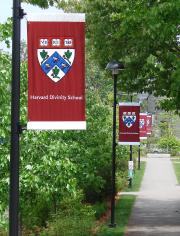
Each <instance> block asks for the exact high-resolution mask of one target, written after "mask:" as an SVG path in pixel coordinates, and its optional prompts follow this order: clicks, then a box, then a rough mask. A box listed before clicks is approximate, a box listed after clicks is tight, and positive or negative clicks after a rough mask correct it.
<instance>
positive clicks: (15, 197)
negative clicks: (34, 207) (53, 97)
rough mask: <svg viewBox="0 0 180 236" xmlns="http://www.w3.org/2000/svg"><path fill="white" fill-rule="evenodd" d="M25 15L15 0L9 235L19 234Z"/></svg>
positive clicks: (15, 235) (18, 1) (18, 2)
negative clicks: (23, 23) (21, 55)
mask: <svg viewBox="0 0 180 236" xmlns="http://www.w3.org/2000/svg"><path fill="white" fill-rule="evenodd" d="M23 15H24V14H23V11H22V9H21V1H20V0H13V37H12V96H11V150H10V199H9V236H18V234H19V233H18V231H19V220H18V218H19V217H18V215H19V134H20V124H19V119H20V21H21V18H22V17H23Z"/></svg>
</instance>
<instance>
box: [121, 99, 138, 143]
mask: <svg viewBox="0 0 180 236" xmlns="http://www.w3.org/2000/svg"><path fill="white" fill-rule="evenodd" d="M139 113H140V105H139V103H131V102H130V103H129V102H128V103H127V102H126V103H119V142H118V144H120V145H139V144H140V139H139Z"/></svg>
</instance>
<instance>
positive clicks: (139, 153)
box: [138, 145, 141, 170]
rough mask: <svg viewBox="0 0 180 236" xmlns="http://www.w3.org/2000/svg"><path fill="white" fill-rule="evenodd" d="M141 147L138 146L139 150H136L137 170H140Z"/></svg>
mask: <svg viewBox="0 0 180 236" xmlns="http://www.w3.org/2000/svg"><path fill="white" fill-rule="evenodd" d="M140 147H141V145H139V149H138V170H140V169H141V148H140Z"/></svg>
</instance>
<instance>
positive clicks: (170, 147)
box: [158, 135, 180, 156]
mask: <svg viewBox="0 0 180 236" xmlns="http://www.w3.org/2000/svg"><path fill="white" fill-rule="evenodd" d="M158 145H159V147H160V148H163V149H166V150H167V152H170V153H171V154H172V155H173V156H174V155H176V154H177V153H178V152H179V151H180V141H179V140H178V139H177V138H176V137H175V136H174V135H167V136H163V137H162V138H160V140H159V141H158Z"/></svg>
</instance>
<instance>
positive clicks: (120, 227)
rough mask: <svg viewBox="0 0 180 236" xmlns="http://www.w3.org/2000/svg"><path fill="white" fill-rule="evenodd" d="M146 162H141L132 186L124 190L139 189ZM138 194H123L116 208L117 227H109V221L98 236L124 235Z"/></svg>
mask: <svg viewBox="0 0 180 236" xmlns="http://www.w3.org/2000/svg"><path fill="white" fill-rule="evenodd" d="M144 170H145V162H141V170H136V173H135V176H134V179H133V183H132V188H128V189H125V190H124V191H126V192H129V191H132V192H134V191H139V189H140V186H141V181H142V178H143V175H144ZM135 199H136V196H134V195H122V196H120V199H119V200H118V201H117V203H116V210H115V222H116V224H117V226H116V228H109V227H108V222H107V223H106V224H105V225H103V226H102V228H101V230H100V231H99V232H98V233H97V234H96V235H97V236H123V235H124V231H125V228H126V226H127V223H128V220H129V217H130V214H131V211H132V207H133V205H134V202H135Z"/></svg>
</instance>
